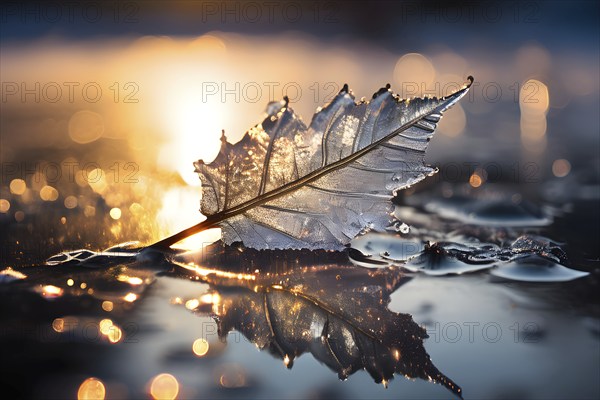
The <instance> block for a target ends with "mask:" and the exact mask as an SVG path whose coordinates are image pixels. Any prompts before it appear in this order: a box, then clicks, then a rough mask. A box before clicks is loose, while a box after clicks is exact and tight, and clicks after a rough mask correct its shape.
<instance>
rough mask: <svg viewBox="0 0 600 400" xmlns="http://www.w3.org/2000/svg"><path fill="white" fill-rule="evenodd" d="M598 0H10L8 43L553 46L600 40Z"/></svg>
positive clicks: (5, 22) (1, 17) (2, 17)
mask: <svg viewBox="0 0 600 400" xmlns="http://www.w3.org/2000/svg"><path fill="white" fill-rule="evenodd" d="M598 4H599V3H598V2H597V1H579V2H577V1H523V2H517V1H499V2H494V1H484V2H475V1H427V2H419V1H377V2H361V1H325V2H312V1H309V2H302V1H283V2H275V1H268V0H267V1H250V2H242V1H172V2H162V1H143V0H142V1H122V2H118V1H105V2H96V1H48V2H46V1H43V2H25V3H23V2H17V1H7V2H5V3H4V4H2V5H1V6H0V9H1V14H0V22H1V25H0V26H1V27H0V33H1V41H2V43H8V42H13V41H15V40H16V41H21V40H25V41H28V40H32V39H36V38H42V37H46V36H49V35H50V36H58V37H63V38H65V37H66V38H72V39H89V38H99V37H100V38H102V37H104V38H105V37H120V36H140V35H200V34H203V33H206V32H210V31H225V32H238V33H242V34H273V35H275V34H277V33H279V32H283V31H289V30H293V31H300V32H305V33H308V34H311V35H315V36H318V37H319V38H322V39H324V40H345V39H360V40H366V41H374V42H377V43H379V44H380V45H383V46H384V47H386V48H388V49H390V50H393V51H402V50H410V49H414V48H415V47H419V46H421V45H426V44H427V43H431V42H437V43H440V42H442V43H445V44H448V45H449V46H468V45H469V44H471V43H473V42H480V41H482V40H484V41H485V40H489V41H490V43H494V45H499V46H510V45H511V43H514V41H519V42H523V41H537V42H539V43H540V44H542V45H544V46H546V47H547V48H549V49H561V48H588V49H589V48H595V49H597V48H598V40H599V38H598V35H599V30H598V26H599V23H598V19H599V17H598V15H599V6H598Z"/></svg>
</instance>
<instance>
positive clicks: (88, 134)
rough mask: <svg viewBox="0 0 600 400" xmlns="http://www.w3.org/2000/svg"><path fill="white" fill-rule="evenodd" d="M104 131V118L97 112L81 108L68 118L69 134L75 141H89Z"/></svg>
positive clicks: (98, 136)
mask: <svg viewBox="0 0 600 400" xmlns="http://www.w3.org/2000/svg"><path fill="white" fill-rule="evenodd" d="M103 133H104V120H103V119H102V116H101V115H100V114H98V113H95V112H92V111H88V110H82V111H78V112H76V113H75V114H73V116H72V117H71V119H70V120H69V136H70V137H71V140H73V141H74V142H75V143H79V144H85V143H91V142H93V141H95V140H97V139H99V138H100V137H101V136H102V134H103Z"/></svg>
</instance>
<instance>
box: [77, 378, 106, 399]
mask: <svg viewBox="0 0 600 400" xmlns="http://www.w3.org/2000/svg"><path fill="white" fill-rule="evenodd" d="M105 396H106V388H105V387H104V383H102V381H101V380H99V379H97V378H93V377H92V378H87V379H86V380H85V381H83V382H82V383H81V385H80V386H79V390H78V391H77V399H78V400H104V397H105Z"/></svg>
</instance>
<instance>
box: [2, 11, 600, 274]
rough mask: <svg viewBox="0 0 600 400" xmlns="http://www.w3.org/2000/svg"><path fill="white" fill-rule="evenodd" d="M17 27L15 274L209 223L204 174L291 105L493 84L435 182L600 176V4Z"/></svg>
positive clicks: (11, 21)
mask: <svg viewBox="0 0 600 400" xmlns="http://www.w3.org/2000/svg"><path fill="white" fill-rule="evenodd" d="M1 22H2V24H1V28H0V29H1V34H2V35H1V42H0V43H1V49H0V55H1V57H0V59H1V64H0V73H1V80H2V99H1V106H2V110H1V123H0V135H1V150H0V157H1V162H2V174H1V175H2V181H1V186H0V212H1V214H0V221H1V228H0V229H1V231H2V239H1V241H2V248H3V259H2V262H3V263H4V264H7V263H8V264H11V263H16V264H18V263H19V262H24V263H27V262H34V263H35V262H39V261H40V260H43V259H44V258H45V255H46V254H47V253H48V251H49V250H60V249H64V248H74V247H81V246H87V247H92V248H96V249H97V248H101V247H103V246H106V245H109V244H114V243H117V242H121V241H125V240H140V241H142V242H149V241H152V240H156V239H158V238H160V237H163V236H164V235H167V234H170V233H174V232H175V231H177V230H179V229H182V228H185V227H186V226H188V225H190V224H192V223H195V222H197V221H199V220H200V219H201V216H200V214H199V212H198V208H199V204H198V202H199V200H200V190H199V187H198V186H199V180H198V178H197V176H196V175H195V174H194V173H193V167H192V162H193V161H195V160H197V159H204V160H206V161H210V160H212V158H213V157H214V156H215V155H216V153H217V151H218V148H219V144H220V141H219V138H220V132H221V129H224V130H225V132H226V135H227V137H228V138H229V140H230V141H232V142H235V141H237V140H239V138H241V136H242V135H243V134H244V133H245V131H246V130H247V129H249V128H250V127H251V126H252V125H254V124H255V123H257V122H259V121H260V120H261V118H262V115H263V112H264V110H265V106H266V104H267V103H268V102H269V101H273V100H280V99H282V98H283V96H284V95H287V96H289V98H290V101H291V106H292V108H294V109H295V111H296V112H297V113H299V114H300V115H301V116H303V118H304V120H305V122H306V123H309V122H310V119H311V117H312V114H313V113H314V112H315V109H316V108H317V107H319V106H322V105H324V104H325V103H327V101H328V100H330V99H331V98H332V96H333V95H334V94H335V93H337V92H338V91H339V90H340V89H341V87H342V86H343V84H344V83H348V84H349V86H350V88H351V89H352V90H353V92H354V95H355V96H356V98H357V100H358V99H360V98H361V97H363V96H364V97H367V98H369V97H370V96H371V95H372V93H374V92H375V91H377V90H378V89H379V88H380V87H382V86H384V85H385V84H386V83H390V84H391V85H392V90H393V91H394V92H396V93H399V94H400V95H402V96H403V97H413V96H422V95H437V96H440V95H444V94H447V93H449V92H452V91H453V90H456V88H457V87H459V86H461V85H462V84H463V83H464V82H465V81H466V78H467V76H468V75H473V76H474V77H475V84H474V86H473V88H472V89H471V93H470V94H469V97H468V98H466V99H464V100H463V101H461V103H460V104H458V105H457V106H455V107H454V108H453V109H452V110H451V111H449V112H448V113H447V115H446V116H445V118H444V119H443V121H442V123H441V126H440V128H439V132H438V134H437V136H436V137H435V139H434V140H433V141H432V143H431V145H430V147H429V152H428V160H429V162H430V163H431V164H434V165H437V166H439V167H440V174H438V176H436V177H434V178H431V180H432V181H433V180H435V182H439V181H440V180H442V181H449V182H454V183H456V182H469V181H470V180H472V181H473V182H475V185H476V186H477V187H479V186H481V185H485V184H486V183H488V182H489V183H493V182H517V183H520V184H525V185H523V190H524V191H525V190H527V188H529V187H531V186H532V185H538V184H540V183H543V182H544V181H546V180H548V179H553V178H563V177H566V176H567V175H569V174H572V172H573V171H583V172H584V174H587V175H589V174H591V175H593V176H595V177H596V178H597V175H598V165H599V162H598V148H599V135H598V132H599V122H598V101H599V97H598V96H599V89H598V87H599V74H598V68H599V61H598V4H597V2H594V1H580V2H577V1H576V2H569V3H568V4H567V3H565V2H553V1H550V2H546V1H544V2H542V1H526V2H493V1H489V2H484V3H481V4H479V3H475V2H473V3H471V2H460V1H450V2H441V3H439V2H417V1H390V2H385V1H384V2H370V3H369V4H368V5H366V4H363V3H362V2H337V1H331V2H323V3H319V2H315V3H304V2H282V3H269V2H267V3H263V2H235V1H234V2H229V1H226V2H210V1H209V2H202V1H179V2H177V1H174V2H169V3H168V4H165V3H162V2H157V1H131V2H123V3H118V2H115V3H104V2H101V3H96V2H86V1H83V2H77V1H76V2H72V3H71V2H64V3H63V2H56V3H51V4H50V3H46V2H25V3H21V2H10V1H9V2H6V3H4V4H3V5H2V14H1ZM586 179H587V178H586ZM216 237H218V232H209V233H207V234H206V235H205V236H203V237H202V238H200V239H197V240H200V241H207V240H208V241H209V240H213V239H214V238H216ZM17 241H19V243H18V244H17V243H16V242H17ZM40 250H41V252H42V253H43V254H40Z"/></svg>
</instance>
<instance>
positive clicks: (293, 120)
mask: <svg viewBox="0 0 600 400" xmlns="http://www.w3.org/2000/svg"><path fill="white" fill-rule="evenodd" d="M469 81H470V83H472V82H473V78H471V77H469ZM469 86H470V84H469V85H468V86H465V87H464V88H462V89H460V90H458V91H457V92H455V93H453V94H451V95H449V96H447V97H444V98H439V99H438V98H426V99H420V98H417V99H412V100H410V101H409V100H400V99H398V98H397V96H396V95H394V94H392V92H391V91H390V90H389V86H388V87H386V88H383V89H381V90H379V91H378V92H377V93H375V95H373V99H372V100H371V101H369V102H361V103H359V104H356V103H355V102H354V97H353V96H352V95H351V94H350V91H349V90H348V86H347V85H345V86H344V88H343V89H342V90H341V91H340V93H339V94H338V95H337V96H336V97H335V98H334V99H333V100H332V101H331V103H330V104H328V105H327V106H326V107H324V108H323V109H322V110H320V111H318V112H317V113H316V114H315V115H314V116H313V119H312V121H311V123H310V125H309V126H308V127H307V126H306V125H304V123H303V122H302V120H301V119H300V118H299V117H297V116H296V115H295V114H294V112H293V111H292V109H291V108H289V107H288V104H287V100H286V102H285V103H271V104H270V105H269V107H268V110H267V111H268V112H267V114H268V115H267V117H266V118H265V120H264V121H263V122H262V123H260V124H258V125H256V126H255V127H253V128H252V129H250V130H249V131H248V132H247V133H246V134H245V135H244V137H243V138H242V139H241V140H240V141H239V142H238V143H236V144H231V143H229V142H228V141H227V139H226V138H225V135H223V137H222V139H221V140H222V144H221V149H220V152H219V154H218V155H217V157H216V158H215V160H213V161H212V162H211V163H209V164H206V163H204V162H203V161H202V160H199V161H198V162H196V163H195V166H196V172H198V174H199V175H200V180H201V181H202V213H203V214H204V215H206V216H208V218H207V220H205V221H204V222H202V223H200V224H198V225H196V226H194V227H192V228H188V229H186V230H185V231H182V232H180V233H178V234H176V235H174V236H171V237H169V238H167V239H164V240H162V241H160V242H158V243H156V244H155V245H153V247H154V248H165V247H168V246H170V245H171V244H173V243H175V242H177V241H179V240H181V239H183V238H185V237H187V236H190V235H192V234H194V233H196V232H199V231H201V230H204V229H207V228H211V227H215V226H220V227H221V228H222V238H223V241H224V242H225V243H226V244H231V243H233V242H243V243H244V245H245V246H246V247H252V248H257V249H300V248H307V249H328V250H341V249H343V247H344V246H345V245H346V244H348V243H349V242H350V241H351V240H352V239H353V238H354V237H355V236H356V235H358V234H359V233H360V232H361V231H364V230H368V229H376V230H384V229H386V228H388V227H390V225H391V222H392V219H393V218H392V215H391V211H392V204H391V202H390V199H391V197H392V196H393V193H394V192H396V191H398V190H400V189H403V188H405V187H408V186H410V185H413V184H415V183H417V182H419V181H420V180H422V179H424V178H425V177H426V176H428V175H431V174H433V173H434V169H433V168H431V167H429V166H426V165H425V164H424V157H425V150H426V148H427V145H428V144H429V139H430V138H431V137H432V136H433V134H434V131H435V129H436V127H437V123H438V121H439V120H440V118H441V117H442V113H443V112H444V111H446V110H447V109H448V108H450V107H451V106H452V105H453V104H455V103H456V102H457V101H458V100H459V99H460V98H461V97H463V96H464V95H465V94H466V92H467V91H468V88H469Z"/></svg>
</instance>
